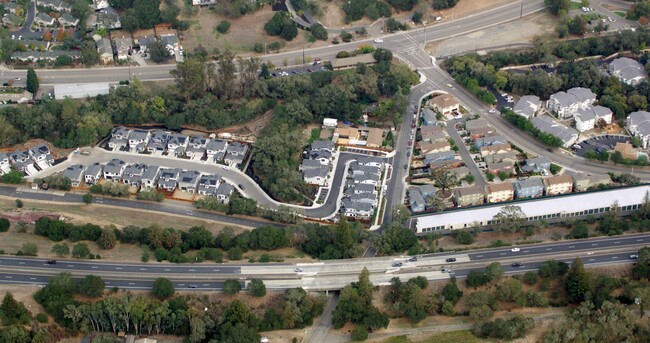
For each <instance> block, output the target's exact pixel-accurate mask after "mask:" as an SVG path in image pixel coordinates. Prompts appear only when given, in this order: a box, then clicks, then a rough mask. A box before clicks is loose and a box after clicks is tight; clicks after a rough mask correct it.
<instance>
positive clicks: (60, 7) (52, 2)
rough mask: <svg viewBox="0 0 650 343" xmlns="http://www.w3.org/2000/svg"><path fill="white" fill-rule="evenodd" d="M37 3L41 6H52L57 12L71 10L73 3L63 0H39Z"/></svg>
mask: <svg viewBox="0 0 650 343" xmlns="http://www.w3.org/2000/svg"><path fill="white" fill-rule="evenodd" d="M36 4H37V5H38V6H41V7H45V8H50V9H52V10H55V11H57V12H70V11H71V10H72V5H71V4H69V3H68V2H65V1H61V0H37V1H36Z"/></svg>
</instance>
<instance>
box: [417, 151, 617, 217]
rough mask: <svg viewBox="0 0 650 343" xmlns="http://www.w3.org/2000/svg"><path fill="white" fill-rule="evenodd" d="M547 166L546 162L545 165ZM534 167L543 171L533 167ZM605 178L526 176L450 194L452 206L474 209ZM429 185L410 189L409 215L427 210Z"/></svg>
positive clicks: (602, 181) (597, 182)
mask: <svg viewBox="0 0 650 343" xmlns="http://www.w3.org/2000/svg"><path fill="white" fill-rule="evenodd" d="M548 163H549V165H550V162H548ZM534 168H540V169H541V168H544V166H542V165H537V166H535V167H534ZM609 183H611V179H610V178H609V176H607V175H588V174H585V173H575V174H571V175H569V174H563V175H556V176H550V177H530V178H526V179H520V180H517V181H514V182H501V183H494V184H489V185H487V186H485V187H481V186H469V187H462V188H457V189H455V190H454V191H453V192H452V197H453V204H454V205H455V206H456V207H468V206H477V205H482V204H485V203H501V202H507V201H512V200H515V199H531V198H539V197H542V196H552V195H559V194H568V193H572V192H574V191H575V192H583V191H586V190H588V189H593V188H594V187H597V186H599V185H601V184H609ZM436 191H437V190H436V188H435V187H433V186H431V185H425V186H420V187H417V188H411V189H410V190H409V205H410V207H411V211H412V212H424V211H426V210H428V209H429V207H428V202H427V198H428V197H433V196H434V195H435V194H436Z"/></svg>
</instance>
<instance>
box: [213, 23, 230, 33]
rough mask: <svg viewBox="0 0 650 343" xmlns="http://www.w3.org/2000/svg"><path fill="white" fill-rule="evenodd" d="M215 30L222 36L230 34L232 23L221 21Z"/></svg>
mask: <svg viewBox="0 0 650 343" xmlns="http://www.w3.org/2000/svg"><path fill="white" fill-rule="evenodd" d="M215 30H216V31H217V32H219V33H221V34H226V33H228V31H230V22H229V21H227V20H222V21H220V22H219V24H218V25H217V27H215Z"/></svg>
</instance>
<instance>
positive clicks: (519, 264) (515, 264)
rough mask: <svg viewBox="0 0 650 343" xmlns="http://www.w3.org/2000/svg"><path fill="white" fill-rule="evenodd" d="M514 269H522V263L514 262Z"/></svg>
mask: <svg viewBox="0 0 650 343" xmlns="http://www.w3.org/2000/svg"><path fill="white" fill-rule="evenodd" d="M512 266H513V267H521V263H519V262H512Z"/></svg>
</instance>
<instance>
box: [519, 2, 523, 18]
mask: <svg viewBox="0 0 650 343" xmlns="http://www.w3.org/2000/svg"><path fill="white" fill-rule="evenodd" d="M523 17H524V0H521V13H519V18H523Z"/></svg>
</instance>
